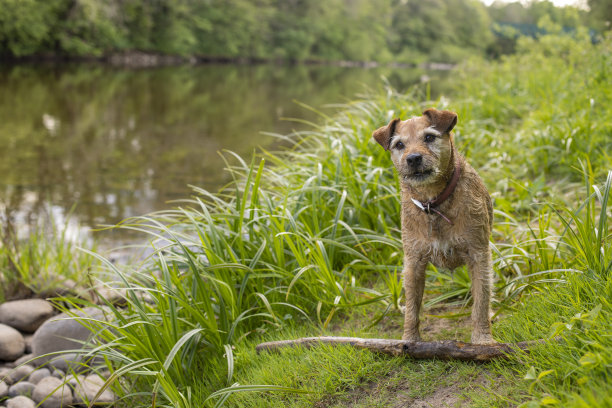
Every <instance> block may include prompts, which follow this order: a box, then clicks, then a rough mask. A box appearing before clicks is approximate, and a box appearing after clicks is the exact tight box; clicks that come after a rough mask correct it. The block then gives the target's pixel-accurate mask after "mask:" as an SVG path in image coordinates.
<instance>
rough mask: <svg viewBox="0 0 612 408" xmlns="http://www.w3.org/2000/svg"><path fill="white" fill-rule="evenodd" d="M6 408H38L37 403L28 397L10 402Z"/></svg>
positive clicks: (13, 399) (12, 399)
mask: <svg viewBox="0 0 612 408" xmlns="http://www.w3.org/2000/svg"><path fill="white" fill-rule="evenodd" d="M6 408H36V403H35V402H34V401H32V400H31V399H29V398H28V397H23V396H21V397H15V398H11V399H10V400H8V402H7V403H6Z"/></svg>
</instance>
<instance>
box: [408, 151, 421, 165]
mask: <svg viewBox="0 0 612 408" xmlns="http://www.w3.org/2000/svg"><path fill="white" fill-rule="evenodd" d="M406 161H407V162H408V165H409V166H411V167H417V166H420V165H421V163H422V162H423V155H422V154H419V153H412V154H409V155H408V156H406Z"/></svg>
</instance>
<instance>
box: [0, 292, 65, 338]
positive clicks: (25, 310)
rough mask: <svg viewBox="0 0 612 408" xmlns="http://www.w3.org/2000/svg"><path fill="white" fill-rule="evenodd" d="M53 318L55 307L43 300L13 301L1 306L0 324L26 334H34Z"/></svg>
mask: <svg viewBox="0 0 612 408" xmlns="http://www.w3.org/2000/svg"><path fill="white" fill-rule="evenodd" d="M51 316H53V306H52V305H51V303H49V302H47V301H46V300H43V299H23V300H13V301H10V302H6V303H3V304H1V305H0V323H4V324H6V325H8V326H11V327H13V328H15V329H17V330H19V331H22V332H26V333H34V332H35V331H36V329H38V328H39V327H40V325H41V324H43V323H44V322H45V320H47V319H49V318H50V317H51Z"/></svg>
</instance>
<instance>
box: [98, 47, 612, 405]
mask: <svg viewBox="0 0 612 408" xmlns="http://www.w3.org/2000/svg"><path fill="white" fill-rule="evenodd" d="M525 41H527V40H525ZM562 41H563V44H564V47H561V48H559V49H556V48H553V47H552V46H551V45H550V44H551V39H548V38H544V39H542V41H540V42H534V43H524V44H523V45H522V47H519V48H520V50H519V54H518V55H516V56H513V57H510V58H508V59H506V60H505V61H502V62H501V63H498V64H490V65H487V64H485V63H483V62H471V63H469V64H466V65H465V66H464V67H462V68H460V70H459V71H458V72H457V73H456V77H457V78H458V81H457V82H458V84H457V90H456V91H455V99H454V100H453V102H452V103H451V102H450V101H449V100H448V99H444V98H443V99H440V100H438V101H424V100H423V99H424V95H423V94H422V93H421V92H420V91H419V90H417V89H415V90H413V91H411V92H409V93H407V94H398V93H396V92H393V91H392V90H387V91H386V92H385V93H382V94H373V95H367V96H366V97H364V98H362V99H360V100H358V101H355V102H352V103H349V104H347V105H346V107H345V109H344V110H343V112H341V113H339V114H338V115H336V116H334V117H331V118H329V117H324V118H323V121H324V125H313V129H312V130H311V131H309V132H303V133H299V134H296V135H293V136H292V137H290V138H287V139H286V140H288V141H289V142H290V143H292V144H293V145H292V147H291V148H289V149H287V150H286V151H282V152H275V153H272V152H263V153H262V154H261V155H260V156H258V158H257V159H254V160H253V162H251V163H246V162H244V161H243V160H242V159H241V158H239V157H236V156H235V155H232V154H228V155H227V156H226V157H227V160H228V168H227V170H228V171H229V172H230V174H231V175H232V178H233V182H232V183H230V184H229V185H228V186H227V187H226V188H224V189H223V190H222V191H220V192H219V193H210V192H207V191H204V190H201V189H198V188H195V189H194V198H193V199H191V200H189V201H187V202H185V204H184V205H183V206H182V207H180V208H177V209H176V210H174V211H166V212H161V213H156V214H152V215H149V216H145V217H137V218H134V219H130V220H126V221H125V222H124V223H123V224H122V225H121V227H122V228H129V229H133V230H137V231H141V232H143V233H144V234H146V235H145V236H147V237H148V239H149V240H150V242H151V245H153V247H154V248H155V253H154V255H153V256H152V257H151V258H150V259H149V260H148V262H146V263H145V264H144V265H143V266H142V267H141V268H139V269H137V270H134V271H124V270H118V269H116V268H115V267H114V266H113V265H112V264H110V263H106V265H107V267H108V268H109V269H111V270H112V271H113V273H115V274H116V275H117V276H118V277H119V278H120V279H121V280H122V282H123V284H124V285H125V286H126V287H127V288H128V305H127V308H126V309H117V308H114V307H112V306H111V305H110V304H109V305H108V307H109V308H110V310H111V311H112V318H111V319H110V320H109V322H95V321H89V322H88V324H90V325H91V327H92V330H95V331H96V332H98V333H100V336H101V340H102V341H101V342H100V344H99V345H98V348H97V350H96V351H97V352H98V353H99V354H101V355H103V356H104V357H105V358H106V359H107V362H108V366H109V369H110V370H111V371H112V372H114V373H115V377H113V378H116V377H119V376H120V377H121V380H120V381H119V380H117V381H115V383H114V386H115V387H116V389H117V391H118V392H120V394H121V395H123V396H124V397H125V398H126V399H127V401H129V404H130V406H151V405H153V406H156V405H162V406H179V407H189V406H202V405H205V406H207V405H210V406H215V405H216V406H221V405H222V404H223V403H225V402H227V401H228V399H227V398H229V396H230V395H231V393H232V392H237V391H262V390H265V389H274V388H273V387H270V385H269V384H255V385H250V386H246V385H244V386H241V385H238V384H235V383H234V380H233V373H234V371H235V368H236V364H245V363H246V362H245V361H239V360H238V361H237V360H236V358H235V356H234V355H233V351H232V350H233V348H232V347H233V346H234V345H236V344H239V343H240V342H241V341H242V340H243V339H244V338H246V337H252V336H257V335H259V334H260V333H263V332H265V331H271V330H282V329H283V328H285V327H287V326H290V325H295V324H299V325H307V326H309V327H311V328H312V330H313V331H315V332H316V331H317V330H318V329H319V328H324V327H327V326H329V324H330V323H331V322H333V321H334V316H337V315H339V314H342V313H343V311H345V310H347V309H349V308H355V307H359V306H361V305H366V304H378V305H380V307H379V316H378V317H380V316H382V315H384V313H386V312H387V311H388V310H390V309H391V308H398V307H399V305H400V304H401V303H402V299H401V298H402V293H401V284H400V283H399V280H398V278H399V272H400V270H401V261H402V249H401V240H400V231H399V211H400V204H399V200H398V186H397V181H396V178H395V176H394V172H393V171H392V169H391V164H390V161H389V159H388V156H387V154H386V152H384V151H383V150H382V149H380V148H379V147H378V146H376V145H375V144H374V143H373V142H372V141H371V140H370V139H371V138H370V135H371V132H372V130H373V129H376V128H377V127H379V126H380V125H381V124H384V123H387V122H388V121H389V120H390V119H391V118H393V117H397V116H400V117H403V118H406V117H410V116H414V115H418V114H420V112H421V111H422V110H423V109H424V108H427V107H430V106H432V105H435V106H437V107H439V108H449V109H454V110H457V111H458V112H459V116H460V123H459V126H458V129H457V135H456V139H457V141H458V144H459V146H460V147H461V149H462V150H463V151H464V152H465V153H466V155H467V156H468V158H469V160H470V161H471V162H473V163H474V164H475V166H476V167H477V168H479V169H480V170H481V174H482V175H483V176H484V178H485V182H486V183H487V185H488V186H489V187H490V190H491V193H492V196H493V197H494V200H495V207H496V224H495V229H494V233H493V243H492V248H493V251H494V262H495V272H496V276H497V278H498V279H497V282H496V294H497V299H498V303H497V304H496V307H497V308H498V309H499V310H500V312H501V314H502V315H503V316H504V319H503V320H502V322H501V323H499V324H497V325H495V326H494V335H495V336H496V337H498V338H499V339H501V340H518V339H520V340H524V339H528V338H535V337H541V336H542V335H543V328H545V327H550V324H553V323H554V322H556V321H558V322H561V323H563V324H564V325H565V326H564V327H568V325H570V326H572V327H578V326H577V325H579V326H580V327H585V326H584V325H590V326H588V327H594V328H596V329H595V330H593V331H592V333H596V334H595V335H591V334H588V333H587V332H585V333H586V334H584V336H582V335H581V334H578V333H577V334H576V335H575V336H573V337H572V336H568V337H567V343H568V344H570V345H572V347H573V348H569V349H570V350H573V351H572V353H573V354H571V355H569V356H568V355H564V354H563V353H562V352H561V351H560V350H561V349H557V350H556V352H555V353H556V354H555V353H552V354H550V356H553V357H546V355H545V353H544V352H542V353H534V354H533V355H532V357H530V358H531V359H532V360H531V361H532V362H533V364H534V367H535V365H536V363H537V366H538V367H542V368H546V367H550V366H554V364H557V363H558V364H561V360H562V359H563V361H564V365H562V366H559V367H562V368H559V369H558V371H557V373H558V375H555V376H554V382H553V383H552V384H553V385H551V386H549V388H545V387H546V386H547V385H546V384H548V382H547V381H549V380H551V381H552V379H553V376H548V377H546V380H543V378H544V377H540V378H539V379H538V375H536V377H535V378H536V379H537V381H538V383H537V384H536V385H534V387H532V391H533V392H534V393H539V394H537V395H538V398H545V396H544V393H549V394H551V395H552V394H555V397H554V398H556V399H557V400H559V401H566V402H567V401H570V400H572V401H573V399H575V398H583V399H584V398H589V396H588V395H590V394H588V392H586V391H585V392H582V391H581V390H580V389H577V388H576V385H575V383H572V381H574V379H575V381H577V382H579V381H586V382H588V381H591V379H592V381H593V382H594V383H595V384H596V387H595V388H594V389H595V390H600V389H603V388H602V387H605V383H603V382H601V379H602V378H603V379H605V378H606V375H607V374H605V373H607V372H608V371H607V370H609V364H610V363H609V361H610V360H609V359H608V356H609V354H608V351H605V350H603V351H602V350H600V351H596V348H597V347H599V346H597V345H596V344H602V345H604V346H605V345H606V344H607V341H608V340H607V339H603V338H599V337H597V336H605V330H609V327H610V326H609V323H607V322H609V320H607V321H606V320H605V319H604V320H601V319H603V317H605V316H609V311H610V310H609V299H610V297H609V296H608V295H609V290H610V279H609V269H610V266H609V262H610V258H609V257H610V249H609V246H610V224H609V223H608V221H607V211H608V207H609V204H608V203H609V200H608V198H607V197H608V195H609V190H610V182H609V178H608V182H606V184H605V185H604V187H603V188H599V189H598V190H595V193H594V195H593V196H591V197H590V198H589V199H588V200H587V201H586V203H585V204H584V205H583V206H577V205H576V204H575V202H576V197H577V194H576V192H577V191H583V190H582V183H581V177H582V176H580V174H581V172H578V171H576V170H575V169H574V167H579V166H580V161H579V159H583V160H584V161H583V163H585V172H584V173H583V174H586V175H587V180H588V185H589V187H588V188H589V191H590V188H591V187H590V185H597V184H598V183H600V182H601V180H602V176H605V174H606V171H607V170H608V169H610V168H612V163H611V162H610V156H609V154H608V153H607V152H608V151H610V144H611V143H612V141H611V140H610V139H611V138H610V137H609V134H610V125H609V123H611V122H610V119H612V118H611V117H610V115H612V113H610V112H609V111H608V110H607V109H606V106H608V102H610V98H611V94H612V93H610V92H609V90H610V89H609V85H607V84H608V82H605V78H607V75H608V72H609V69H610V66H611V64H612V58H611V57H610V53H607V54H605V53H603V54H602V52H603V51H605V50H609V47H610V39H608V40H606V41H604V42H603V43H601V44H599V45H598V46H597V47H592V46H591V45H590V44H587V43H586V41H585V40H584V39H574V40H567V38H562ZM567 41H570V42H567ZM517 72H518V73H517ZM585 72H586V73H588V75H585V74H584V73H585ZM475 73H477V76H476V77H475ZM475 78H477V79H475ZM591 99H593V100H595V102H590V100H591ZM570 139H571V140H570ZM585 158H586V159H588V160H585ZM596 201H597V203H598V204H597V205H595V202H596ZM559 208H563V209H567V208H576V211H575V212H573V210H572V211H570V212H568V211H567V210H559ZM585 214H586V215H585ZM602 268H603V269H602ZM430 272H431V273H430V278H429V280H428V288H429V290H430V291H432V292H438V293H437V294H438V296H437V297H434V300H433V301H430V302H429V304H428V305H433V304H435V303H437V302H442V301H444V302H449V301H460V302H463V303H465V302H467V301H469V287H470V282H469V280H468V279H467V278H466V277H467V275H466V271H464V270H463V271H462V270H460V271H458V272H456V273H454V274H451V273H449V272H448V271H435V270H431V271H430ZM373 288H383V289H379V290H375V289H373ZM449 292H450V293H451V296H449V295H448V293H449ZM550 293H554V295H553V296H552V297H549V294H550ZM534 299H535V300H534ZM549 299H551V300H550V301H549ZM538 302H540V303H538ZM606 302H607V303H606ZM598 305H601V306H598ZM556 307H558V309H555V308H556ZM575 311H578V312H579V313H581V315H580V316H578V317H575V316H574V317H575V318H576V319H577V321H580V323H575V324H574V323H572V321H570V320H567V319H572V318H573V317H571V316H573V314H572V313H574V312H575ZM594 311H596V312H597V313H596V314H597V319H595V312H594ZM541 313H545V315H544V316H541V315H540V314H541ZM516 316H519V317H516ZM526 316H529V318H530V319H532V320H528V319H527V317H526ZM376 320H377V317H374V321H376ZM530 322H537V323H533V324H531V323H530ZM555 327H561V326H555ZM589 333H591V332H589ZM547 334H548V333H547ZM557 334H558V333H557ZM581 336H582V337H581ZM598 342H599V343H598ZM592 344H595V345H592ZM551 347H562V346H561V345H558V346H551ZM586 349H589V350H591V349H592V350H591V351H588V352H589V353H592V354H588V355H586V354H584V353H583V354H580V356H578V354H579V352H578V350H582V351H583V350H586ZM585 356H586V357H585ZM547 358H548V359H549V360H546V359H547ZM555 359H556V360H555ZM581 359H582V360H581ZM581 361H583V362H585V364H584V365H581V364H582V363H581ZM571 364H574V365H580V367H583V368H584V367H587V366H596V367H598V368H597V370H599V371H597V370H596V371H593V372H592V374H593V375H592V376H591V374H589V373H587V372H586V371H584V372H585V374H584V376H585V378H586V380H578V379H577V378H582V377H576V375H577V374H575V373H577V372H579V370H575V369H569V368H568V367H569V366H568V365H571ZM566 369H567V370H566ZM584 369H585V370H586V368H584ZM534 370H537V369H536V368H534ZM564 370H565V371H564ZM580 372H582V371H580ZM528 374H529V373H528ZM568 378H569V380H568ZM266 386H267V388H266ZM214 388H220V389H223V390H221V391H219V392H217V393H212V394H211V393H210V391H204V390H211V389H214ZM280 390H282V391H291V390H289V389H286V388H283V389H280ZM293 391H295V390H293ZM593 395H594V394H593ZM551 398H552V397H551Z"/></svg>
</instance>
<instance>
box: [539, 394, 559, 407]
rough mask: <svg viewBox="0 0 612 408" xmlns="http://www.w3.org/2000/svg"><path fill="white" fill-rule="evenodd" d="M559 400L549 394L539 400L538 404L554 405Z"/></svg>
mask: <svg viewBox="0 0 612 408" xmlns="http://www.w3.org/2000/svg"><path fill="white" fill-rule="evenodd" d="M559 402H561V401H559V400H558V399H556V398H555V397H551V396H550V395H547V396H546V397H544V398H542V399H541V400H540V405H556V404H558V403H559Z"/></svg>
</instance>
